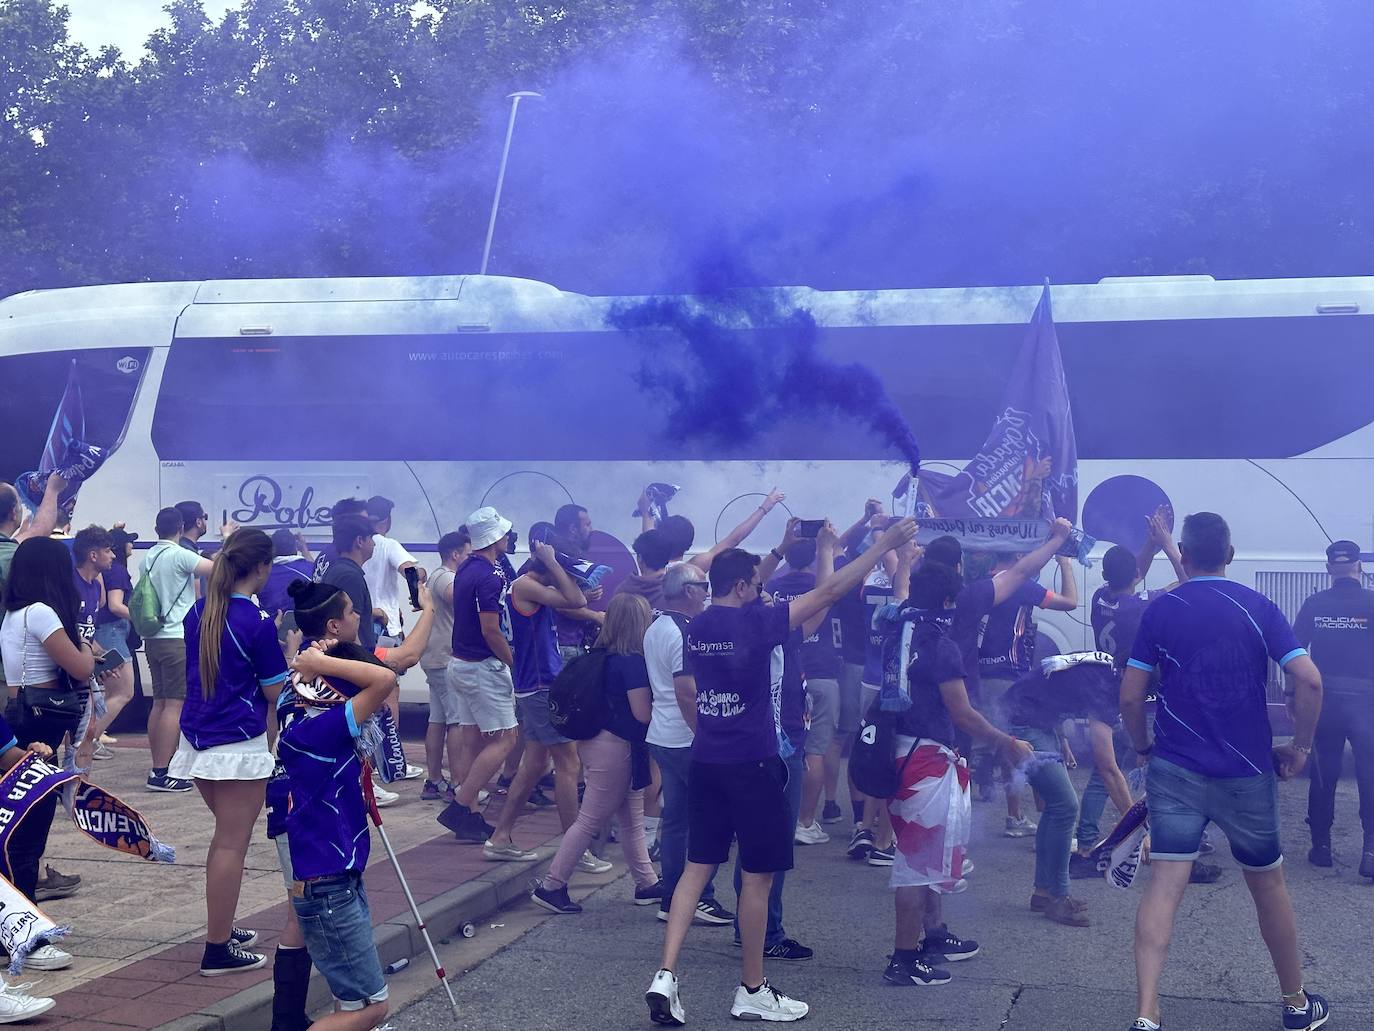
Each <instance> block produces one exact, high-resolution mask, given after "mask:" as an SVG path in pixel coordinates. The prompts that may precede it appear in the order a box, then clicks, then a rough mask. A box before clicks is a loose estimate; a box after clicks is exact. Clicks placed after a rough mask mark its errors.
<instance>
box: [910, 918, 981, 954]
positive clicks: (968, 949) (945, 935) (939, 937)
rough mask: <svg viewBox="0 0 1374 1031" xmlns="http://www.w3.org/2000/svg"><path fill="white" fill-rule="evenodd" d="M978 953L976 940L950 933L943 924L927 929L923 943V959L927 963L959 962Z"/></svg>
mask: <svg viewBox="0 0 1374 1031" xmlns="http://www.w3.org/2000/svg"><path fill="white" fill-rule="evenodd" d="M976 955H978V943H977V942H976V941H973V940H971V939H967V938H960V937H957V936H956V935H953V934H950V933H949V928H948V927H946V926H945V925H943V924H941V925H940V926H939V927H936V928H933V929H931V930H928V931H926V940H925V941H924V942H923V943H922V944H921V960H922V961H923V962H925V963H927V964H933V963H958V962H960V961H962V960H965V959H972V958H973V957H974V956H976Z"/></svg>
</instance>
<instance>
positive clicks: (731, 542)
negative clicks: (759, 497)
mask: <svg viewBox="0 0 1374 1031" xmlns="http://www.w3.org/2000/svg"><path fill="white" fill-rule="evenodd" d="M785 497H787V495H786V494H784V493H783V492H782V491H780V490H778V488H777V487H774V488H773V489H772V490H771V491H769V492H768V496H767V497H766V498H764V499H763V503H762V504H761V505H759V507H758V508H756V509H754V511H752V512H750V513H749V515H748V516H747V517H746V518H745V520H744V522H742V523H740V524H739V525H738V526H736V527H735V528H734V529H733V530H731V531H730V532H729V533H727V534H726V535H725V536H724V537H722V538H721V539H720V540H719V541H718V542H717V543H716V545H715V547H713V548H712V549H711V550H710V551H705V552H702V553H701V554H700V555H694V556H692V558H691V559H689V560H688V561H690V562H691V563H692V565H694V566H696V567H697V568H698V569H702V570H707V571H709V570H710V568H711V563H712V562H713V561H715V557H716V556H717V555H719V554H720V553H721V552H722V551H728V550H730V549H731V548H738V547H739V546H740V544H742V543H743V542H744V539H745V538H746V537H748V536H749V535H750V534H751V533H753V532H754V527H756V526H758V525H759V523H760V522H762V521H763V517H764V516H766V515H767V514H768V513H769V512H771V511H773V509H774V507H775V506H776V505H777V504H778V502H780V501H782V500H783V498H785Z"/></svg>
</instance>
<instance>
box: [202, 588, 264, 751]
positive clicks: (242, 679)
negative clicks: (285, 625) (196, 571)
mask: <svg viewBox="0 0 1374 1031" xmlns="http://www.w3.org/2000/svg"><path fill="white" fill-rule="evenodd" d="M204 612H205V601H204V599H201V600H200V601H198V602H196V603H195V604H194V605H192V606H191V611H190V612H188V613H187V614H186V618H185V620H183V621H182V626H183V627H184V628H185V631H186V702H185V703H184V704H183V705H182V708H181V732H182V733H183V734H184V735H186V740H187V741H189V742H190V743H191V747H192V748H196V749H205V748H212V747H214V746H215V745H227V744H232V743H235V742H239V741H251V740H252V739H253V738H255V737H261V736H262V735H263V734H265V733H267V696H266V695H265V694H263V691H262V689H263V688H264V687H272V686H273V685H276V684H280V683H282V682H283V681H284V680H285V679H286V676H287V669H286V657H285V656H284V655H282V650H281V645H280V644H279V643H277V627H276V624H275V623H273V622H272V618H271V617H270V616H269V615H268V614H267V613H266V612H264V611H262V609H260V608H258V607H257V606H256V605H254V604H253V600H252V599H251V598H247V597H245V596H244V595H242V594H235V595H234V596H233V597H231V598H230V599H229V604H228V605H227V606H226V607H225V610H224V633H223V635H222V636H221V638H220V648H219V676H218V677H216V678H215V685H214V691H213V693H212V694H211V695H210V696H209V697H208V698H207V697H206V696H205V693H204V691H203V690H202V687H201V683H200V622H201V617H202V616H203V614H204Z"/></svg>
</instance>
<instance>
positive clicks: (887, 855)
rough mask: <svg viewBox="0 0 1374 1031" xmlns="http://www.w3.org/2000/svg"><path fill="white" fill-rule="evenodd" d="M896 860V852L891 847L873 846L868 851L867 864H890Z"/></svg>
mask: <svg viewBox="0 0 1374 1031" xmlns="http://www.w3.org/2000/svg"><path fill="white" fill-rule="evenodd" d="M896 860H897V852H896V850H895V849H893V848H873V849H869V851H868V860H867V862H868V865H869V866H891V865H892V864H893V863H894V862H896Z"/></svg>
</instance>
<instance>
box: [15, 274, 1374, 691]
mask: <svg viewBox="0 0 1374 1031" xmlns="http://www.w3.org/2000/svg"><path fill="white" fill-rule="evenodd" d="M778 293H779V296H780V297H782V298H784V299H785V304H786V305H788V306H791V305H796V306H800V307H804V308H806V309H808V310H809V311H810V312H811V313H812V314H813V315H814V317H815V320H816V323H817V325H818V327H819V330H818V348H819V350H820V352H821V353H822V354H824V355H826V356H829V357H832V358H835V359H838V360H842V361H854V360H858V361H861V362H863V363H865V364H867V365H869V366H870V367H872V368H873V369H874V370H875V371H877V372H878V373H879V375H880V376H881V377H882V379H883V380H884V382H885V383H886V385H887V388H888V391H889V393H890V394H891V396H892V397H893V399H894V401H895V402H896V404H897V405H898V406H899V407H900V408H901V410H902V411H903V412H904V413H905V414H906V416H907V417H908V419H909V420H910V422H911V424H912V426H913V427H914V429H915V432H916V436H917V438H918V440H919V441H920V442H921V447H922V452H923V454H924V455H926V456H929V457H930V458H931V459H937V460H940V461H939V462H937V463H935V464H936V465H937V467H942V468H943V467H946V466H945V465H944V464H943V463H945V462H948V463H949V466H957V465H959V464H961V457H960V456H967V455H968V454H970V453H971V452H972V450H973V449H974V448H976V446H977V445H978V444H979V443H981V441H982V439H983V437H984V436H985V435H986V432H987V430H988V427H989V426H990V425H991V422H992V419H993V417H994V415H995V414H996V412H997V410H998V408H999V405H1000V398H1001V395H1002V391H1003V389H1004V386H1005V383H1006V373H1007V370H1008V368H1009V366H1010V363H1011V361H1012V359H1013V356H1014V355H1015V353H1016V351H1017V348H1018V347H1019V345H1020V343H1021V341H1022V339H1023V337H1024V334H1025V327H1026V323H1027V320H1028V319H1029V317H1030V314H1031V311H1032V310H1033V308H1034V306H1035V303H1036V300H1037V298H1038V296H1039V293H1040V288H1039V287H1038V286H1036V287H1024V288H1019V287H1018V288H973V289H942V290H881V291H864V292H820V291H813V290H810V289H805V288H795V289H788V290H784V291H779V292H778ZM624 300H626V299H624V298H611V297H588V296H583V295H579V294H573V293H566V292H563V291H560V290H558V289H557V288H555V287H553V286H549V285H547V284H543V283H538V282H533V281H528V280H519V279H508V278H500V277H482V276H438V277H425V278H403V279H402V278H397V279H319V280H259V281H251V280H250V281H222V282H203V283H139V284H128V285H117V286H99V287H83V288H76V289H63V290H49V291H35V292H29V293H24V294H19V295H16V296H13V297H10V298H8V299H6V300H3V301H0V398H2V399H3V406H2V408H0V410H3V412H4V432H3V434H0V477H3V478H6V479H12V478H13V476H14V475H15V474H17V473H18V472H20V471H22V470H24V469H28V468H32V467H33V466H34V464H35V463H36V461H37V458H38V456H39V454H40V452H41V450H42V445H43V440H44V437H45V435H46V433H47V429H48V425H49V423H50V421H51V418H52V413H53V411H54V408H55V406H56V404H57V400H58V397H59V396H60V394H61V392H62V389H63V386H64V384H65V381H66V370H67V367H68V366H69V364H70V362H71V361H72V360H73V359H75V361H76V363H77V366H78V370H79V373H80V379H81V383H82V386H83V389H84V392H85V400H86V415H87V423H88V436H89V437H90V438H91V440H92V441H93V442H95V443H99V444H112V443H115V442H118V447H117V449H116V451H115V453H114V454H113V456H112V457H111V458H110V459H109V461H108V462H107V463H106V465H105V467H104V468H103V469H102V470H101V471H100V472H99V473H98V474H97V475H96V476H95V477H94V478H93V479H92V481H91V482H90V483H89V484H88V485H86V486H85V487H84V488H83V490H82V493H81V500H80V505H79V508H78V511H77V520H76V522H77V523H78V525H79V524H80V523H82V522H83V520H88V519H89V520H94V519H99V520H104V521H114V520H124V521H125V522H126V523H127V524H128V525H129V526H130V527H131V528H133V529H136V530H137V531H139V532H140V533H141V534H142V536H143V538H144V539H145V540H146V539H147V538H148V537H149V536H150V535H151V531H152V524H153V516H154V514H155V513H156V511H157V510H158V508H159V507H161V506H164V505H168V504H172V503H174V502H176V501H179V500H183V499H195V500H198V501H200V502H201V503H202V504H204V505H205V507H206V508H207V510H208V511H210V512H211V513H212V514H213V516H214V518H215V519H220V518H231V519H234V520H236V521H237V522H239V523H240V524H243V525H251V526H261V527H263V528H266V529H269V530H270V529H274V528H277V527H280V526H290V527H295V528H301V529H303V530H304V531H305V533H306V535H307V536H308V537H311V538H313V539H317V540H324V539H327V537H328V526H327V523H328V508H329V506H330V504H331V503H332V502H334V501H335V500H337V499H338V498H341V497H347V496H359V497H367V496H369V495H372V494H382V495H386V496H387V497H390V498H392V499H394V500H395V501H396V502H397V506H396V510H395V516H394V527H393V531H392V532H393V535H394V536H396V537H398V538H399V539H401V540H402V541H405V542H406V543H407V544H409V545H410V546H411V547H412V548H413V549H416V550H419V551H425V550H429V551H432V550H433V542H434V541H436V540H437V539H438V537H439V535H440V534H442V533H444V532H447V531H449V530H452V529H454V528H456V527H457V526H458V525H459V524H460V523H461V522H462V521H463V519H464V517H465V516H466V514H467V513H468V512H470V511H471V510H472V509H474V508H476V507H478V506H479V504H482V503H487V504H494V505H496V506H497V507H498V508H500V509H501V510H502V511H503V512H505V513H506V514H508V515H509V516H510V517H511V518H512V519H514V521H515V523H516V526H517V528H521V529H523V528H527V527H528V526H529V525H530V524H531V523H532V522H534V521H536V520H546V519H550V518H551V517H552V513H553V511H554V510H555V509H556V508H557V507H558V506H559V505H561V504H563V503H565V502H568V501H575V502H577V503H579V504H582V505H585V506H586V507H587V508H589V509H590V510H591V515H592V518H593V520H594V522H595V524H596V526H597V527H598V528H599V529H601V530H603V531H606V532H607V533H609V534H611V535H613V536H615V537H617V538H618V539H619V540H620V541H622V542H626V543H628V542H629V541H630V540H632V539H633V537H634V536H635V534H636V533H637V532H638V521H637V520H636V519H634V518H632V517H631V515H630V513H631V511H632V510H633V509H634V507H635V501H636V498H637V497H638V495H639V492H640V489H641V488H642V487H643V486H644V485H645V484H646V483H648V482H650V481H664V482H669V483H674V484H678V485H680V486H681V488H682V490H681V493H680V494H679V496H678V497H677V498H676V499H674V501H673V502H672V504H671V505H670V509H671V511H673V512H680V513H682V514H684V515H687V516H688V517H690V518H691V519H692V520H693V522H694V523H695V524H696V526H697V537H698V542H701V541H709V540H711V539H713V534H714V533H717V532H724V530H725V529H726V528H728V527H729V526H732V525H734V524H735V523H736V522H738V521H739V520H740V519H741V518H743V517H744V516H745V515H746V514H747V513H748V512H749V511H750V510H752V509H753V508H754V507H755V505H756V504H757V501H758V495H760V494H762V493H763V492H765V491H767V490H768V489H769V488H771V487H773V486H774V485H778V486H780V487H781V488H782V489H784V490H785V491H786V492H787V501H786V509H788V510H790V511H791V512H793V513H795V514H797V515H799V516H802V517H806V518H816V517H820V516H829V517H831V518H832V519H834V521H835V522H836V523H837V524H848V523H849V522H852V521H853V518H854V516H855V515H856V514H857V513H856V510H857V509H858V507H859V506H860V505H861V503H862V501H863V499H864V498H865V497H867V496H869V495H878V496H884V495H886V494H887V493H888V492H889V491H890V489H891V487H892V485H893V483H894V482H895V481H896V480H897V479H898V478H899V477H900V475H901V474H902V472H903V468H902V466H901V464H900V462H898V461H895V459H896V457H897V456H896V455H894V454H893V453H892V452H891V451H890V449H888V448H886V447H885V446H884V445H883V444H882V443H880V442H879V441H877V440H876V439H874V438H873V437H872V435H871V434H870V433H869V432H868V431H867V430H866V429H865V428H864V427H862V426H859V425H856V424H855V423H854V422H853V421H852V420H846V419H843V418H841V417H839V416H837V415H836V414H835V413H834V412H832V411H824V410H798V411H795V412H792V413H790V414H789V415H788V416H787V417H786V418H784V419H781V420H779V421H778V422H777V423H775V424H773V425H770V426H768V427H767V428H766V430H765V431H764V432H761V433H759V434H756V435H752V436H749V435H745V436H747V438H748V439H729V440H721V439H719V438H718V437H710V436H703V435H701V434H699V433H697V432H695V429H696V427H693V426H683V425H673V424H669V423H667V422H666V420H665V418H664V414H663V413H664V410H665V408H666V407H667V406H666V405H665V403H664V401H663V399H662V397H661V396H659V395H655V394H653V393H651V392H647V391H646V390H644V389H643V388H642V387H641V386H640V382H641V379H640V375H641V370H643V369H645V368H649V369H652V368H653V366H654V363H655V362H656V361H657V360H658V359H659V357H661V356H662V355H670V354H671V352H670V351H666V350H660V351H658V352H655V350H654V348H655V347H658V348H662V349H666V348H672V347H674V346H677V345H676V344H675V342H674V339H673V338H672V337H671V336H665V337H664V338H663V339H662V340H660V341H658V342H657V343H655V342H653V341H650V342H648V343H646V342H645V341H644V340H642V339H639V338H631V337H630V336H627V335H626V334H624V333H621V332H619V331H616V330H614V329H611V328H609V327H608V325H607V314H608V312H609V311H610V309H611V306H612V305H613V304H615V303H616V302H618V301H624ZM1053 302H1054V313H1055V318H1056V323H1057V326H1058V331H1059V338H1060V343H1061V348H1062V352H1063V358H1064V366H1065V369H1066V375H1067V379H1068V383H1069V388H1070V393H1071V395H1072V404H1073V410H1074V419H1075V424H1076V430H1077V437H1078V447H1079V457H1080V465H1079V473H1080V495H1079V496H1080V503H1081V504H1084V503H1086V504H1088V505H1089V506H1090V507H1091V506H1094V505H1095V506H1096V507H1097V509H1098V510H1099V511H1107V512H1109V513H1114V514H1115V517H1116V518H1124V519H1130V520H1135V519H1138V518H1139V519H1143V515H1141V514H1140V513H1136V512H1131V511H1130V508H1131V505H1132V504H1133V503H1136V502H1138V501H1139V499H1140V498H1142V497H1149V496H1152V495H1153V494H1157V493H1161V492H1162V494H1163V495H1164V496H1167V497H1168V498H1169V499H1170V501H1171V502H1172V505H1173V508H1174V510H1175V511H1176V512H1178V513H1180V515H1181V514H1182V513H1186V512H1190V511H1196V510H1200V509H1211V510H1215V511H1219V512H1221V513H1223V514H1224V515H1225V516H1226V517H1227V519H1228V520H1229V521H1230V523H1231V526H1232V528H1233V531H1234V537H1235V542H1236V546H1237V550H1238V553H1239V561H1238V563H1237V565H1236V567H1235V568H1234V573H1235V575H1236V576H1238V577H1239V578H1240V579H1241V580H1243V581H1245V582H1249V583H1253V584H1256V585H1257V586H1259V587H1260V588H1261V589H1264V590H1265V591H1267V592H1268V593H1270V594H1271V595H1272V596H1274V597H1275V598H1276V599H1277V600H1279V601H1280V602H1281V604H1283V606H1284V607H1285V608H1286V609H1288V610H1289V611H1290V613H1291V612H1292V611H1294V610H1295V609H1296V606H1297V604H1299V603H1300V602H1301V600H1302V598H1303V597H1305V596H1306V594H1307V593H1309V592H1310V591H1311V590H1312V589H1315V588H1316V587H1317V586H1319V585H1320V582H1321V577H1320V576H1319V575H1318V574H1319V573H1320V571H1321V569H1322V562H1323V549H1324V548H1325V546H1326V544H1327V543H1328V540H1329V539H1330V538H1337V539H1338V538H1351V539H1353V540H1356V541H1357V542H1359V543H1360V544H1361V545H1362V546H1365V547H1368V546H1370V545H1371V543H1374V541H1372V540H1371V538H1372V536H1374V400H1371V396H1370V387H1371V378H1370V371H1371V367H1374V318H1369V316H1370V315H1371V314H1374V278H1369V277H1365V278H1344V279H1305V280H1255V281H1235V282H1218V281H1214V280H1213V279H1212V278H1211V277H1208V276H1202V277H1197V276H1185V277H1162V278H1129V279H1105V280H1102V281H1101V282H1099V283H1096V284H1090V285H1078V286H1074V285H1066V286H1056V287H1054V288H1053ZM775 332H776V331H768V330H763V331H755V332H753V333H749V332H740V333H739V334H737V335H738V341H737V346H738V347H739V348H741V349H744V348H769V347H773V346H776V340H777V338H776V336H774V337H772V339H771V340H770V337H769V334H770V333H775ZM732 346H734V345H732ZM718 403H719V405H720V406H721V407H722V409H728V408H731V407H733V406H740V405H749V404H750V403H751V400H750V396H749V393H748V391H747V389H741V391H740V392H739V394H738V396H722V397H720V398H719V400H718ZM1122 477H1130V478H1134V479H1129V480H1128V479H1120V478H1122ZM1132 499H1134V501H1133V500H1132ZM1123 506H1124V508H1123ZM784 518H785V513H784V511H783V510H782V509H779V510H776V511H775V512H774V513H773V514H772V515H770V516H769V517H768V518H767V520H765V522H764V523H763V524H762V525H761V526H760V527H759V529H758V530H757V531H756V532H755V535H754V537H753V538H751V540H750V542H749V543H750V545H751V546H752V547H754V548H755V549H756V550H760V551H762V550H764V549H765V548H766V547H768V546H770V545H771V544H773V543H774V542H775V540H776V539H777V538H778V536H780V534H781V530H782V521H783V519H784ZM1089 529H1090V530H1091V527H1089ZM1104 547H1105V546H1104ZM1100 550H1102V549H1099V551H1100ZM1166 574H1167V566H1166V565H1165V564H1163V563H1162V562H1161V563H1160V564H1157V565H1156V567H1155V570H1154V572H1153V574H1152V578H1151V579H1152V581H1155V582H1160V583H1162V582H1164V579H1165V577H1166ZM1085 579H1086V583H1084V584H1081V585H1080V586H1081V591H1080V593H1081V596H1082V597H1083V598H1084V599H1085V600H1086V599H1087V598H1088V597H1089V596H1090V595H1091V591H1092V590H1093V589H1094V588H1095V587H1096V586H1097V584H1098V582H1099V576H1098V574H1097V573H1096V572H1095V571H1091V570H1089V571H1086V576H1085ZM1085 613H1086V606H1085V607H1084V608H1083V609H1081V610H1080V611H1079V612H1078V613H1068V614H1064V615H1063V617H1062V618H1061V617H1059V616H1058V615H1056V616H1046V617H1045V618H1044V619H1043V621H1042V624H1041V626H1042V630H1043V631H1044V632H1045V633H1046V635H1047V636H1048V637H1049V638H1050V641H1051V642H1052V643H1053V645H1054V646H1056V647H1059V648H1072V649H1077V648H1082V647H1084V646H1085V645H1089V644H1090V643H1091V635H1090V631H1089V630H1088V629H1087V626H1086V619H1085V618H1084V617H1085ZM415 686H416V687H417V688H418V686H419V685H418V684H416V685H415ZM408 693H409V692H408ZM413 696H414V697H422V694H421V693H420V692H418V691H417V692H414V694H413Z"/></svg>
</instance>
